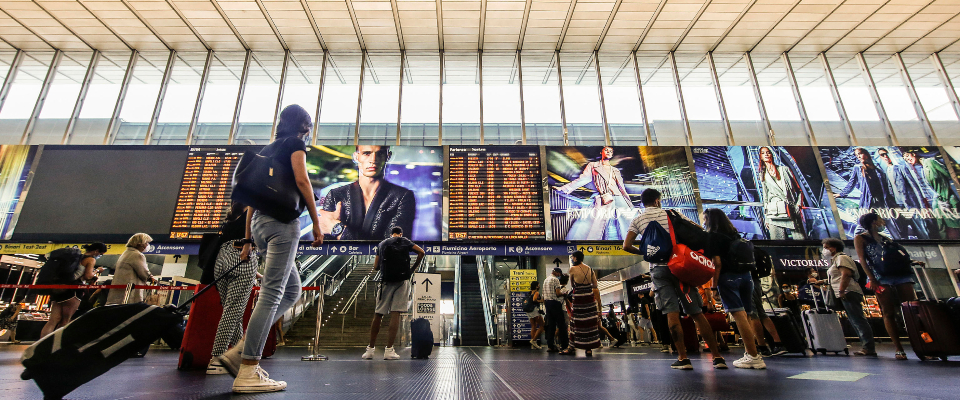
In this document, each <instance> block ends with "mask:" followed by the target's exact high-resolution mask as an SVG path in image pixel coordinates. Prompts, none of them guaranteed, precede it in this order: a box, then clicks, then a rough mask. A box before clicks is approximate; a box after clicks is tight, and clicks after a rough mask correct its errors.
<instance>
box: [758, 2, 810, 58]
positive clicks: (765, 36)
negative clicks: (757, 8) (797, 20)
mask: <svg viewBox="0 0 960 400" xmlns="http://www.w3.org/2000/svg"><path fill="white" fill-rule="evenodd" d="M801 1H803V0H797V1H796V2H795V3H793V5H792V6H790V9H789V10H787V11H786V12H784V13H783V15H781V16H780V19H778V20H777V22H776V23H774V24H773V26H771V27H770V29H767V31H766V32H764V33H763V36H761V37H760V40H757V42H756V43H754V44H753V46H750V50H747V52H748V53H749V52H751V51H753V50H754V49H756V48H757V46H759V45H760V42H762V41H763V40H764V39H766V38H767V36H769V35H770V33H771V32H773V30H774V29H777V26H778V25H780V23H781V22H783V20H784V19H785V18H787V15H790V13H791V12H793V10H794V9H795V8H797V6H798V5H800V2H801Z"/></svg>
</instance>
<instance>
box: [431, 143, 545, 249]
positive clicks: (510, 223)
mask: <svg viewBox="0 0 960 400" xmlns="http://www.w3.org/2000/svg"><path fill="white" fill-rule="evenodd" d="M449 150H450V156H449V157H450V158H449V160H448V162H449V165H450V167H449V189H450V192H449V199H450V203H449V211H450V212H449V220H448V223H449V233H450V240H525V239H532V240H537V239H539V240H544V239H546V227H545V224H544V217H543V207H544V205H543V189H542V188H541V179H542V176H541V173H540V148H539V147H538V146H450V148H449Z"/></svg>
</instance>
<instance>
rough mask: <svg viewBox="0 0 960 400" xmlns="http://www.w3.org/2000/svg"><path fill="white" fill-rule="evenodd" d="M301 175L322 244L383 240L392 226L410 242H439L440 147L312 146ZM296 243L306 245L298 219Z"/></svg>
mask: <svg viewBox="0 0 960 400" xmlns="http://www.w3.org/2000/svg"><path fill="white" fill-rule="evenodd" d="M307 174H308V175H309V176H310V181H311V182H312V183H313V190H314V192H315V193H316V195H317V197H319V198H320V201H319V203H318V207H317V212H318V214H319V217H320V230H321V231H322V232H323V233H324V235H325V237H326V238H327V239H342V240H377V241H379V240H383V239H385V238H387V237H389V236H390V231H391V229H392V228H393V227H394V226H399V227H400V228H402V229H403V235H404V236H405V237H408V238H410V239H413V240H426V241H435V240H440V222H441V211H442V208H443V207H442V204H443V202H442V193H443V150H442V148H441V147H400V146H394V147H391V146H314V147H310V148H309V151H308V152H307ZM300 219H301V225H300V226H301V232H302V233H303V236H302V239H306V240H309V239H312V236H313V234H312V233H311V230H312V229H311V228H312V227H311V226H310V219H309V217H307V216H301V218H300Z"/></svg>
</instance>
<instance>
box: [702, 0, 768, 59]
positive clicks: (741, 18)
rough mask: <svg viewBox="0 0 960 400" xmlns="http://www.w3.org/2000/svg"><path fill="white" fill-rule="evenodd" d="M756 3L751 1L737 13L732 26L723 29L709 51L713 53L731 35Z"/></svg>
mask: <svg viewBox="0 0 960 400" xmlns="http://www.w3.org/2000/svg"><path fill="white" fill-rule="evenodd" d="M754 4H757V0H753V1H751V2H750V4H747V6H746V7H744V8H743V11H740V15H737V18H735V19H734V20H733V23H732V24H730V26H728V27H727V30H725V31H723V34H722V35H720V38H719V39H717V41H716V42H714V43H713V46H710V51H709V52H711V53H712V52H713V51H714V50H716V49H717V47H719V46H720V43H722V42H723V40H724V39H726V38H727V36H728V35H730V32H733V28H735V27H736V26H737V24H739V23H740V21H742V20H743V17H744V16H746V15H747V13H748V12H750V9H751V8H753V5H754ZM721 75H722V74H721Z"/></svg>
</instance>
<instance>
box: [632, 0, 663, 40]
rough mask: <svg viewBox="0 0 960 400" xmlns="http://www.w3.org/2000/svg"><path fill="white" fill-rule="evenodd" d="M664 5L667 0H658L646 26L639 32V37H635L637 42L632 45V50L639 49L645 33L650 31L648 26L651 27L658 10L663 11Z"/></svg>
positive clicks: (645, 35) (658, 13)
mask: <svg viewBox="0 0 960 400" xmlns="http://www.w3.org/2000/svg"><path fill="white" fill-rule="evenodd" d="M665 5H667V0H660V4H657V10H656V11H654V12H653V15H651V16H650V20H649V21H647V26H645V27H643V33H641V34H640V38H639V39H637V44H636V45H634V46H633V51H637V50H639V49H640V45H641V44H643V40H644V39H646V38H647V34H649V33H650V28H652V27H653V23H654V22H657V17H659V16H660V12H662V11H663V6H665Z"/></svg>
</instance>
